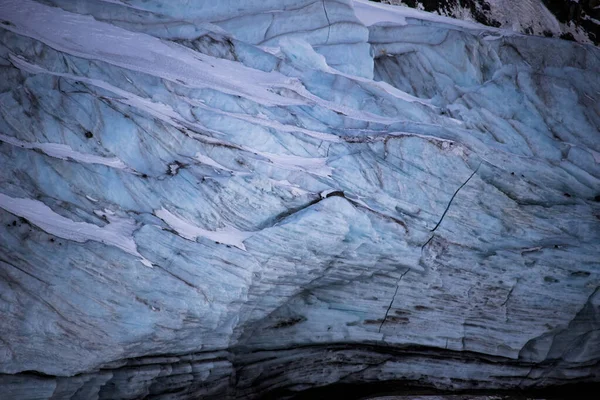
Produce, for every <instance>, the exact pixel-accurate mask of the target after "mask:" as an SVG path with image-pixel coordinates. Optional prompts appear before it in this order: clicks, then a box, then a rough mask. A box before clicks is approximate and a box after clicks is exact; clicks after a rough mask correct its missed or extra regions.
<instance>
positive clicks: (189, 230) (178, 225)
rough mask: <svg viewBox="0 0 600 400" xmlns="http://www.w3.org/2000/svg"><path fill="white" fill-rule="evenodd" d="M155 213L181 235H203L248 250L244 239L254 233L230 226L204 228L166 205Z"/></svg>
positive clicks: (187, 236) (190, 236) (193, 236)
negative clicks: (212, 229)
mask: <svg viewBox="0 0 600 400" xmlns="http://www.w3.org/2000/svg"><path fill="white" fill-rule="evenodd" d="M154 215H156V216H157V217H158V218H160V219H162V220H163V221H164V222H165V223H166V224H167V225H169V227H170V228H171V229H173V230H175V231H176V232H177V233H178V234H179V235H181V236H182V237H184V238H186V239H188V240H193V241H195V240H196V239H197V238H199V237H203V238H206V239H209V240H212V241H215V242H219V243H223V244H226V245H231V246H234V247H237V248H238V249H241V250H244V251H246V246H244V240H246V239H248V238H249V237H250V236H252V234H253V232H244V231H240V230H238V229H236V228H233V227H230V226H228V227H225V228H224V229H221V230H217V231H209V230H206V229H202V228H200V227H198V226H196V225H193V224H191V223H189V222H188V221H186V220H184V219H183V218H181V217H179V216H177V215H175V214H173V213H171V212H170V211H168V210H166V209H165V208H164V207H163V208H161V209H160V210H156V211H154Z"/></svg>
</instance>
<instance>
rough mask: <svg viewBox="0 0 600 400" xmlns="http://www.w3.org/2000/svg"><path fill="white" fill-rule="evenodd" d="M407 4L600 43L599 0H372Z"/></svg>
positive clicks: (446, 13) (547, 34) (526, 31)
mask: <svg viewBox="0 0 600 400" xmlns="http://www.w3.org/2000/svg"><path fill="white" fill-rule="evenodd" d="M372 1H376V2H381V3H387V4H393V5H404V6H408V7H413V8H418V9H422V10H426V11H430V12H435V13H438V14H440V15H445V16H449V17H453V18H458V19H466V20H471V21H477V22H479V23H481V24H484V25H488V26H494V27H502V28H508V29H512V30H514V31H516V32H521V33H525V34H530V35H531V34H533V35H539V36H541V35H543V36H550V37H552V36H554V37H560V38H562V39H568V40H574V41H578V42H582V43H594V44H596V45H597V44H599V43H600V1H598V0H381V1H379V0H372Z"/></svg>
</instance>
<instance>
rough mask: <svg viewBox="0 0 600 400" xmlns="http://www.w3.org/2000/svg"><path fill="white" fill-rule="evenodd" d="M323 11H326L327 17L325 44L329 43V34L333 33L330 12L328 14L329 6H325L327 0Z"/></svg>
mask: <svg viewBox="0 0 600 400" xmlns="http://www.w3.org/2000/svg"><path fill="white" fill-rule="evenodd" d="M323 11H325V18H327V39H325V44H328V43H329V35H330V34H331V21H330V20H329V14H327V7H325V0H323Z"/></svg>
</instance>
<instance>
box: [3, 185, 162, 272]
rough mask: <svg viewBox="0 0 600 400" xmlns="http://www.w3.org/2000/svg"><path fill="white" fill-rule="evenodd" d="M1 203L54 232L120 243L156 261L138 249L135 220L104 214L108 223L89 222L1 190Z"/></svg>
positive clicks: (80, 239)
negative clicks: (67, 216) (77, 220)
mask: <svg viewBox="0 0 600 400" xmlns="http://www.w3.org/2000/svg"><path fill="white" fill-rule="evenodd" d="M0 207H1V208H3V209H5V210H6V211H8V212H10V213H12V214H15V215H18V216H19V217H23V218H26V219H27V220H28V221H29V222H31V223H32V224H34V225H36V226H38V227H39V228H40V229H42V230H44V231H46V232H48V233H49V234H51V235H54V236H58V237H60V238H63V239H66V240H72V241H74V242H79V243H84V242H87V241H88V240H93V241H95V242H100V243H103V244H106V245H109V246H114V247H117V248H119V249H121V250H123V251H124V252H126V253H129V254H131V255H133V256H136V257H139V258H140V261H141V262H142V263H143V264H144V265H146V266H151V265H152V263H151V262H150V261H148V260H147V259H145V258H144V257H143V256H142V255H141V254H140V253H138V251H137V246H136V244H135V241H134V240H133V237H132V233H133V231H134V230H135V228H136V224H135V221H133V220H131V219H127V218H120V217H115V216H113V215H110V214H109V213H106V214H104V216H106V218H107V219H108V221H109V223H108V224H106V225H105V226H104V227H100V226H98V225H94V224H90V223H87V222H76V221H73V220H70V219H69V218H65V217H63V216H62V215H60V214H58V213H56V212H54V211H53V210H52V209H51V208H50V207H48V206H47V205H46V204H44V203H42V202H41V201H38V200H32V199H28V198H14V197H10V196H7V195H5V194H4V193H0Z"/></svg>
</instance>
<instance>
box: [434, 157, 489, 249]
mask: <svg viewBox="0 0 600 400" xmlns="http://www.w3.org/2000/svg"><path fill="white" fill-rule="evenodd" d="M479 167H481V163H479V165H478V166H477V168H475V171H473V173H472V174H471V175H469V177H468V178H467V180H466V181H464V182H463V184H462V185H460V186H459V187H458V189H456V191H455V192H454V194H453V195H452V197H451V198H450V201H449V202H448V205H447V206H446V209H445V210H444V213H443V214H442V217H441V218H440V220H439V221H438V223H437V224H436V225H435V226H434V227H433V229H432V230H431V232H435V230H436V229H437V228H438V227H439V226H440V224H441V223H442V221H443V220H444V217H445V216H446V213H447V212H448V210H449V209H450V206H451V205H452V202H453V201H454V198H455V197H456V195H457V194H458V192H460V190H461V189H462V188H463V187H465V185H466V184H467V183H469V181H470V180H471V178H472V177H473V176H474V175H475V174H476V173H477V171H479ZM430 240H431V239H430ZM428 242H429V241H428Z"/></svg>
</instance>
